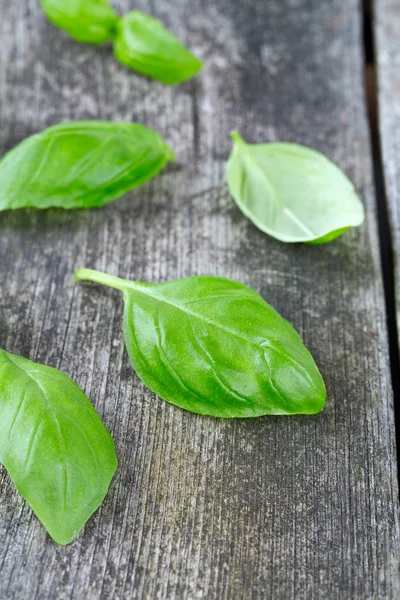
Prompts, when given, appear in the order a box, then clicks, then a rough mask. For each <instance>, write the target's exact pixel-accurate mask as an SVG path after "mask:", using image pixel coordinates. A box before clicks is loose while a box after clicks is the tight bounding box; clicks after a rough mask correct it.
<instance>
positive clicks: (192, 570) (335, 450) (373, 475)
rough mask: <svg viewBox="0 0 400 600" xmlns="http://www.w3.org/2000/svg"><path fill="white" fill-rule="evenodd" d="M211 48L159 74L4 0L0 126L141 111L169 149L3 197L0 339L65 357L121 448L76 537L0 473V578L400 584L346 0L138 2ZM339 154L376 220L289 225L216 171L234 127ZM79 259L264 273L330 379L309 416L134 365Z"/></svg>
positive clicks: (182, 590)
mask: <svg viewBox="0 0 400 600" xmlns="http://www.w3.org/2000/svg"><path fill="white" fill-rule="evenodd" d="M117 6H118V9H120V10H121V11H122V10H123V11H126V10H128V9H129V8H133V7H134V6H135V7H139V8H142V9H143V10H145V11H148V12H152V13H153V14H155V15H157V16H159V17H161V18H162V19H163V20H164V21H165V22H166V23H167V24H168V25H169V26H171V27H172V28H173V29H174V30H175V31H176V32H177V33H179V34H180V36H181V37H182V38H183V39H184V40H186V41H190V45H191V47H192V48H193V49H194V50H196V51H197V52H198V53H199V54H200V55H202V56H203V57H204V59H205V60H206V68H205V70H204V73H203V74H202V75H201V76H200V77H199V78H197V79H196V80H195V81H192V82H189V83H186V84H185V85H182V86H179V87H173V88H168V87H164V86H162V85H161V84H158V83H156V82H150V81H147V80H146V79H144V78H140V77H139V76H136V75H135V74H134V73H130V72H129V71H127V70H125V69H124V68H123V67H120V66H118V65H117V64H116V63H115V62H114V60H113V58H112V56H111V51H110V49H109V48H108V47H104V48H100V49H98V48H97V49H96V48H92V47H85V46H82V45H79V44H77V43H75V42H74V41H72V40H70V39H68V38H67V37H66V36H65V35H64V34H63V33H61V32H59V31H57V30H55V29H54V28H52V26H51V25H49V24H47V23H46V22H45V20H44V18H43V16H42V14H41V12H40V10H39V8H38V5H37V2H36V0H15V1H14V2H8V0H0V8H1V10H0V14H1V20H0V39H1V44H0V55H1V59H0V119H1V127H0V147H1V151H2V152H3V151H5V150H6V149H8V148H10V147H11V146H13V145H14V144H15V143H16V142H18V141H19V140H20V139H22V138H23V137H25V136H27V135H28V134H31V133H33V132H35V131H37V130H40V129H42V128H44V127H45V126H47V125H50V124H52V123H55V122H58V121H60V120H63V119H70V118H74V119H75V118H99V117H100V118H105V119H114V120H118V119H122V120H138V121H140V122H144V123H146V124H148V125H150V126H152V127H154V128H156V129H157V130H158V131H159V132H160V133H162V134H163V135H164V136H165V137H166V139H167V140H168V142H170V143H171V145H172V146H173V147H174V148H175V150H176V151H177V154H178V156H179V160H180V163H179V167H178V168H176V167H173V168H170V169H169V171H166V172H165V173H164V174H162V175H161V176H160V177H158V178H157V179H156V180H154V181H153V182H151V183H150V184H148V185H146V186H145V187H143V188H142V189H140V190H138V191H135V192H133V193H131V194H128V195H127V196H126V197H125V198H124V199H122V200H120V201H117V202H115V203H113V204H111V205H109V206H108V207H106V208H104V209H100V210H96V211H92V212H84V211H82V212H68V213H63V212H61V211H48V212H40V213H38V212H33V211H29V212H28V211H27V212H18V213H10V214H2V215H1V216H0V227H1V237H0V257H1V261H0V279H1V282H2V285H1V292H0V293H1V301H0V315H1V317H0V346H2V347H5V348H6V349H8V350H10V351H12V352H16V353H21V354H23V355H25V356H29V357H31V358H33V359H36V360H38V361H41V362H44V363H47V364H50V365H53V366H56V367H60V368H62V369H63V370H65V371H66V372H68V373H69V374H70V375H71V376H72V377H73V378H74V379H76V381H77V382H78V383H79V384H80V385H81V386H82V387H83V388H84V389H85V391H86V392H87V394H88V395H89V397H90V398H91V399H92V401H93V402H94V404H95V405H96V407H97V409H98V410H99V412H100V414H101V415H102V417H103V419H104V421H105V423H106V425H107V426H108V428H109V429H110V430H111V431H112V433H113V435H114V438H115V441H116V445H117V450H118V454H119V459H120V467H119V470H118V473H117V476H116V478H115V480H114V482H113V485H112V488H111V491H110V493H109V495H108V497H107V500H106V502H105V504H104V505H103V507H102V508H101V510H99V511H98V513H97V514H96V516H95V517H94V518H93V519H92V520H91V521H90V522H89V524H88V525H87V527H86V530H85V532H84V533H83V535H82V536H81V537H80V538H79V540H78V541H77V542H76V543H74V544H72V545H71V546H69V547H67V548H58V547H56V546H55V545H54V544H53V543H52V542H51V541H50V540H49V538H48V537H47V536H46V534H45V533H44V531H43V529H42V527H41V526H40V525H39V523H38V521H37V520H36V518H34V517H33V516H32V513H31V511H30V510H29V508H28V507H27V506H26V505H25V504H24V502H23V501H22V500H21V498H20V497H19V496H18V494H17V493H16V492H15V490H14V488H13V486H12V484H11V483H10V480H9V478H8V476H7V474H6V473H5V471H4V470H2V471H0V569H1V576H0V597H1V598H2V599H3V598H7V599H8V598H15V599H18V600H22V599H29V600H31V599H40V600H44V599H46V598H51V599H53V598H57V599H58V598H61V599H64V598H74V599H82V598H89V599H98V598H104V599H105V598H107V599H108V598H138V599H142V598H146V599H147V598H150V599H152V598H168V599H170V598H171V599H174V598H175V599H179V600H185V599H187V598H188V599H198V598H207V599H211V600H224V599H226V600H232V599H235V600H236V599H239V598H246V599H250V598H252V599H253V598H256V599H257V598H260V599H261V598H263V599H265V598H268V599H273V600H280V599H282V600H288V599H296V600H299V599H307V600H310V599H314V598H315V599H316V598H324V599H326V600H330V599H342V598H343V599H345V600H347V599H349V598H357V599H358V598H360V599H361V598H362V599H363V600H367V599H368V600H369V599H370V600H376V599H377V598H380V599H382V598H384V599H387V598H398V597H399V574H398V551H399V528H398V512H397V508H398V505H397V481H396V465H395V448H394V423H393V412H392V395H391V386H390V376H389V370H388V351H387V335H386V331H385V315H384V301H383V294H382V282H381V275H380V263H379V249H378V241H377V231H376V216H375V199H374V192H373V186H372V179H371V178H372V169H371V160H370V151H369V142H368V130H367V124H366V111H365V106H364V96H363V90H362V51H361V47H360V45H359V44H360V15H359V6H358V2H357V1H356V0H331V1H330V2H321V1H320V0H269V1H268V2H265V0H259V1H255V0H243V1H242V2H235V3H232V2H231V1H230V0H218V2H217V3H215V0H205V1H204V2H202V3H199V2H195V1H194V0H193V1H191V2H189V1H188V0H166V1H163V2H161V1H157V2H154V3H153V2H152V3H150V2H146V1H145V0H141V1H139V2H133V1H131V2H130V1H128V0H125V1H124V0H121V1H120V2H118V5H117ZM234 128H235V129H240V130H241V131H242V133H243V135H244V136H245V137H246V138H247V139H249V140H253V141H264V140H277V139H284V140H293V141H298V142H302V143H305V144H308V145H310V146H313V147H315V148H317V149H319V150H321V151H323V152H325V153H327V154H328V155H329V156H330V157H331V158H332V159H333V160H334V161H335V162H337V163H338V164H339V165H340V166H341V167H343V168H344V169H345V171H346V172H347V173H348V175H349V176H350V177H351V178H352V179H353V181H354V182H355V184H356V186H357V188H358V190H359V192H360V194H361V195H362V198H363V200H364V202H365V205H366V209H367V215H368V218H367V222H366V224H365V225H364V226H363V227H362V228H360V229H359V230H356V231H352V232H350V233H348V234H346V236H345V237H343V238H341V239H340V240H338V241H337V242H334V243H332V244H329V245H326V246H321V247H312V246H306V245H284V244H282V243H279V242H277V241H275V240H273V239H271V238H268V237H267V236H265V235H264V234H262V233H261V232H260V231H258V230H257V229H256V228H255V227H253V226H252V225H251V224H250V223H249V222H248V221H247V220H246V219H245V218H244V217H243V215H242V214H241V213H240V212H239V210H238V209H237V208H236V206H235V204H234V203H233V201H232V200H231V199H230V198H229V195H228V193H227V191H226V189H225V186H224V183H223V174H224V165H225V161H226V158H227V156H228V153H229V150H230V142H229V136H228V134H229V131H230V130H231V129H234ZM78 266H88V267H94V268H98V269H103V270H107V271H109V272H112V273H118V274H120V275H121V276H125V277H132V278H136V279H142V280H148V281H154V282H157V281H164V280H166V279H169V278H175V277H180V276H185V275H193V274H199V273H210V274H221V275H225V276H229V277H232V278H236V279H239V280H242V281H244V282H246V283H248V284H250V285H252V286H253V287H254V288H255V289H256V290H258V291H259V292H260V293H261V294H262V295H263V296H264V297H265V298H266V299H267V300H268V301H269V302H271V303H272V304H273V305H274V306H275V307H276V308H277V309H278V310H279V311H280V312H281V313H282V314H283V315H284V316H285V317H287V318H288V319H289V320H290V321H291V322H292V323H293V324H294V326H295V327H296V328H297V329H298V330H299V332H300V333H301V335H302V336H303V339H304V341H305V342H306V344H307V346H308V347H309V348H310V350H311V351H312V353H313V354H314V356H315V359H316V361H317V363H318V364H319V366H320V368H321V371H322V373H323V376H324V378H325V380H326V384H327V390H328V403H327V407H326V410H325V411H324V412H323V413H322V414H321V415H318V416H314V417H291V418H262V419H257V420H248V421H218V420H213V419H208V418H202V417H197V416H194V415H192V414H189V413H186V412H183V411H180V410H178V409H176V408H174V407H172V406H170V405H167V404H165V403H163V402H162V401H160V400H158V399H157V398H156V397H154V396H153V395H152V394H150V393H149V392H147V391H146V390H145V389H144V386H143V385H142V384H141V383H140V382H139V381H138V379H137V377H136V376H135V375H134V373H133V372H132V369H131V367H130V366H129V362H128V359H127V356H126V354H125V352H124V347H123V339H122V334H121V319H122V298H121V295H120V294H118V293H117V292H115V293H114V292H113V291H108V290H104V289H100V288H99V289H97V288H91V289H88V288H84V287H79V286H77V285H74V284H73V282H72V279H71V276H72V273H73V271H74V269H75V268H76V267H78Z"/></svg>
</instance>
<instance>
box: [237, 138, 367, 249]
mask: <svg viewBox="0 0 400 600" xmlns="http://www.w3.org/2000/svg"><path fill="white" fill-rule="evenodd" d="M231 136H232V139H233V142H234V145H233V150H232V153H231V155H230V157H229V160H228V164H227V172H226V179H227V183H228V187H229V191H230V193H231V194H232V196H233V198H234V200H235V202H236V204H237V205H238V206H239V208H240V210H241V211H242V212H243V213H244V214H245V215H246V217H247V218H249V219H250V220H251V221H252V222H253V223H254V225H256V227H258V228H259V229H261V231H264V232H265V233H267V234H269V235H271V236H272V237H274V238H276V239H278V240H281V241H282V242H311V241H312V242H313V243H320V244H322V243H326V242H329V241H331V240H333V239H335V238H337V237H338V236H340V235H342V233H344V232H345V231H347V229H349V228H350V227H356V226H358V225H361V223H362V222H363V221H364V208H363V205H362V203H361V202H360V200H359V198H358V196H357V193H356V191H355V189H354V186H353V184H352V183H351V181H350V180H349V179H348V178H347V177H346V175H345V174H344V173H343V172H342V171H341V170H340V169H339V168H338V167H337V166H336V165H334V164H333V163H332V162H331V161H329V160H328V159H327V158H326V157H325V156H324V155H323V154H321V153H320V152H316V151H315V150H311V149H310V148H306V147H305V146H299V145H298V144H291V143H283V142H280V143H273V144H247V143H246V142H245V141H244V140H243V139H242V138H241V137H240V135H239V134H238V133H237V132H233V133H232V134H231Z"/></svg>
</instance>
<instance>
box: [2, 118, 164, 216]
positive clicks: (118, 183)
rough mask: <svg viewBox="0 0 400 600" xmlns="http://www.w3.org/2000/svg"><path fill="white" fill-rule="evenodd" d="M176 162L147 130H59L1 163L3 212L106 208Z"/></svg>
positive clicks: (120, 126)
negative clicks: (168, 164) (105, 205)
mask: <svg viewBox="0 0 400 600" xmlns="http://www.w3.org/2000/svg"><path fill="white" fill-rule="evenodd" d="M174 160H175V156H174V153H173V152H172V150H171V149H170V148H169V147H168V146H167V144H166V143H165V142H164V140H163V139H162V138H161V136H160V135H158V133H156V132H155V131H152V130H151V129H148V128H147V127H145V126H144V125H139V124H137V123H113V122H109V121H72V122H68V123H61V124H58V125H54V126H52V127H49V128H48V129H46V130H45V131H43V132H42V133H38V134H36V135H33V136H31V137H29V138H27V139H25V140H24V141H23V142H21V143H20V144H18V145H17V146H15V147H14V148H13V149H12V150H10V151H9V152H8V153H7V154H6V155H5V156H4V157H3V159H2V160H1V161H0V211H1V210H10V209H18V208H25V207H29V206H31V207H35V208H49V207H58V208H65V209H74V208H93V207H96V206H102V205H104V204H106V203H108V202H111V201H112V200H115V199H116V198H118V197H119V196H122V194H124V193H125V192H127V191H129V190H131V189H133V188H135V187H137V186H139V185H141V184H143V183H145V182H146V181H148V180H149V179H151V178H152V177H154V176H155V175H156V174H157V173H158V172H159V171H160V170H161V169H162V168H163V167H164V166H165V164H166V163H167V162H168V161H174Z"/></svg>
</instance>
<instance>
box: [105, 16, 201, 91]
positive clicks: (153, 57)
mask: <svg viewBox="0 0 400 600" xmlns="http://www.w3.org/2000/svg"><path fill="white" fill-rule="evenodd" d="M114 53H115V57H116V59H117V60H118V61H119V62H120V63H122V64H123V65H125V66H127V67H129V68H130V69H133V70H134V71H137V72H138V73H141V74H143V75H147V76H148V77H152V78H154V79H157V80H159V81H161V82H163V83H167V84H177V83H181V82H182V81H186V80H187V79H190V78H191V77H193V76H194V75H196V74H197V73H198V72H199V71H200V69H201V68H202V66H203V64H202V62H201V61H200V60H199V59H198V58H196V57H195V56H194V55H193V54H192V53H191V52H190V51H189V50H188V49H187V48H186V47H185V46H183V45H182V44H181V43H180V42H179V40H178V39H177V38H176V37H175V36H174V35H173V34H172V33H170V32H169V31H168V30H167V29H166V28H165V27H164V26H163V24H162V23H161V22H160V21H159V20H158V19H154V18H153V17H151V16H149V15H145V14H144V13H142V12H140V11H133V12H130V13H128V14H126V15H124V16H123V17H122V18H121V19H120V20H119V22H118V28H117V34H116V36H115V39H114Z"/></svg>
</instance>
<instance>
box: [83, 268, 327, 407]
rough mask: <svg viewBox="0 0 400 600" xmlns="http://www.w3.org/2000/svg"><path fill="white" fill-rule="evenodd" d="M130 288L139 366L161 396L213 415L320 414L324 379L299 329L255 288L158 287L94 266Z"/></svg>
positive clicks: (224, 282)
mask: <svg viewBox="0 0 400 600" xmlns="http://www.w3.org/2000/svg"><path fill="white" fill-rule="evenodd" d="M74 278H75V280H77V281H84V280H86V281H92V282H95V283H100V284H103V285H108V286H110V287H112V288H115V289H117V290H120V291H121V292H123V295H124V301H125V311H124V337H125V344H126V348H127V351H128V354H129V357H130V360H131V363H132V366H133V368H134V369H135V371H136V373H137V374H138V376H139V377H140V379H141V380H142V381H143V382H144V383H145V384H146V386H147V387H148V388H149V389H150V390H151V391H153V392H155V393H156V394H158V395H159V396H160V398H162V399H164V400H166V401H167V402H170V403H172V404H175V405H176V406H179V407H180V408H184V409H186V410H189V411H191V412H195V413H198V414H203V415H210V416H214V417H224V418H232V417H258V416H262V415H267V414H269V415H288V414H314V413H317V412H319V411H321V410H322V408H323V407H324V405H325V401H326V391H325V386H324V382H323V380H322V378H321V375H320V373H319V371H318V368H317V366H316V365H315V362H314V360H313V358H312V356H311V354H310V353H309V351H308V350H307V349H306V347H305V346H304V344H303V343H302V341H301V339H300V337H299V335H298V334H297V332H296V331H295V329H294V328H293V327H292V326H291V325H290V324H289V323H288V322H287V321H285V320H284V319H283V318H282V317H281V316H280V315H279V314H278V313H277V312H276V311H275V310H274V309H273V308H272V307H271V306H270V305H269V304H267V302H265V301H264V300H263V299H262V298H261V296H259V295H258V294H257V293H256V292H255V291H254V290H252V289H251V288H249V287H247V286H245V285H243V284H241V283H238V282H235V281H231V280H229V279H225V278H220V277H204V276H200V277H188V278H185V279H179V280H176V281H170V282H167V283H164V284H155V285H151V284H148V283H139V282H133V281H126V280H124V279H120V278H118V277H115V276H112V275H107V274H105V273H101V272H99V271H93V270H92V269H78V270H77V271H76V272H75V275H74Z"/></svg>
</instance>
